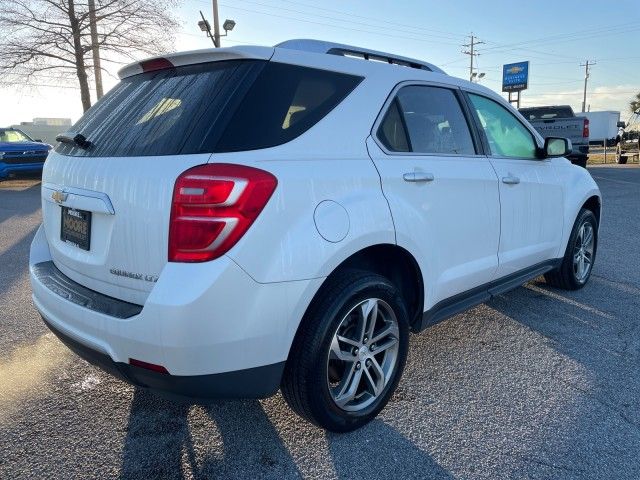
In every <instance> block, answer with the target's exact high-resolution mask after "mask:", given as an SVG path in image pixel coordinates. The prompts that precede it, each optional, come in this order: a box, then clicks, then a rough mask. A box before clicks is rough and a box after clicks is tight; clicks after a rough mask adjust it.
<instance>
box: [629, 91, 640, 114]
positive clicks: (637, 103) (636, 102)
mask: <svg viewBox="0 0 640 480" xmlns="http://www.w3.org/2000/svg"><path fill="white" fill-rule="evenodd" d="M629 108H630V109H631V113H636V112H639V111H640V93H636V96H635V97H634V98H633V100H631V101H630V102H629Z"/></svg>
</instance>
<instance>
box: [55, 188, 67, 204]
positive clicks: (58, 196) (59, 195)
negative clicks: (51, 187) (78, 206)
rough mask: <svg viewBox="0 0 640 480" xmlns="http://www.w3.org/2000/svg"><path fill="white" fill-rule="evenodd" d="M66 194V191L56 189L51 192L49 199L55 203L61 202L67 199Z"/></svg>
mask: <svg viewBox="0 0 640 480" xmlns="http://www.w3.org/2000/svg"><path fill="white" fill-rule="evenodd" d="M68 196H69V194H68V193H66V192H63V191H62V190H56V191H55V192H53V193H52V194H51V199H52V200H53V201H54V202H56V203H62V202H64V201H65V200H66V199H67V197H68Z"/></svg>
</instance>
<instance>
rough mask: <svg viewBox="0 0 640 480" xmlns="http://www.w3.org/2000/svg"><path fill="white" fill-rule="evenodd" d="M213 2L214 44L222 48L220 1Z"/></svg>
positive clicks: (214, 0) (213, 0)
mask: <svg viewBox="0 0 640 480" xmlns="http://www.w3.org/2000/svg"><path fill="white" fill-rule="evenodd" d="M212 2H213V44H214V45H215V46H216V48H220V20H219V19H218V0H212Z"/></svg>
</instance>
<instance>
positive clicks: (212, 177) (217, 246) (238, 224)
mask: <svg viewBox="0 0 640 480" xmlns="http://www.w3.org/2000/svg"><path fill="white" fill-rule="evenodd" d="M277 185H278V180H277V179H276V177H274V176H273V175H271V174H270V173H269V172H265V171H264V170H259V169H257V168H253V167H246V166H244V165H232V164H226V163H212V164H207V165H199V166H197V167H194V168H191V169H189V170H187V171H186V172H184V173H182V175H180V176H179V177H178V179H177V180H176V184H175V186H174V188H173V202H172V205H171V222H170V225H169V261H170V262H207V261H209V260H213V259H215V258H218V257H220V256H222V255H224V254H225V253H226V252H227V251H228V250H229V249H230V248H231V247H233V246H234V245H235V244H236V242H237V241H238V240H240V238H242V236H243V235H244V234H245V233H246V231H247V230H248V229H249V227H250V226H251V224H252V223H253V222H254V220H255V219H256V218H258V215H260V212H262V209H263V208H264V206H265V205H266V204H267V202H268V201H269V198H271V195H272V194H273V191H274V190H275V188H276V186H277Z"/></svg>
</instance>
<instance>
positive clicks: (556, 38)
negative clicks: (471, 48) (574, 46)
mask: <svg viewBox="0 0 640 480" xmlns="http://www.w3.org/2000/svg"><path fill="white" fill-rule="evenodd" d="M620 29H623V30H620ZM637 29H640V26H638V24H637V22H635V21H634V22H627V23H622V24H618V25H610V26H608V27H593V28H591V29H588V30H579V31H576V32H569V33H561V34H557V35H551V36H546V37H539V38H534V39H530V40H523V41H520V42H514V43H507V44H502V45H500V44H497V45H496V46H494V47H487V48H485V50H486V51H489V50H505V49H512V48H514V47H517V46H521V45H528V44H532V43H535V44H536V45H541V44H545V43H560V42H564V41H574V40H582V39H583V37H584V38H595V37H597V36H606V35H615V34H619V33H626V32H627V31H630V30H637Z"/></svg>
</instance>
